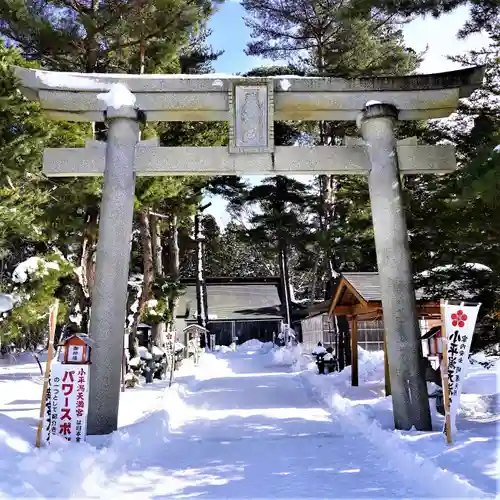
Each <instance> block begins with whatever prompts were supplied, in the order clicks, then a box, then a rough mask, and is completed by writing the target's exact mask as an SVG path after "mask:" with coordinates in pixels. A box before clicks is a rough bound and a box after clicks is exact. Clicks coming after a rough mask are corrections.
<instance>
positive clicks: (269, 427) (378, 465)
mask: <svg viewBox="0 0 500 500" xmlns="http://www.w3.org/2000/svg"><path fill="white" fill-rule="evenodd" d="M498 366H499V365H498V364H496V365H493V366H492V367H491V368H490V369H488V370H486V369H485V368H483V367H482V366H481V365H476V364H475V365H473V366H471V368H470V371H469V376H468V378H467V380H466V382H465V387H464V394H463V396H462V413H461V414H460V415H459V418H458V421H457V427H458V429H459V432H458V435H457V436H455V441H454V444H453V445H451V446H447V445H446V443H445V441H444V438H443V435H442V434H441V426H442V417H441V416H440V415H438V414H436V413H435V412H433V413H434V414H433V421H434V423H435V429H436V430H435V431H434V432H425V433H422V432H420V433H419V432H411V431H410V432H395V431H393V430H392V429H391V427H392V414H391V404H390V398H385V397H384V396H383V363H382V358H381V355H380V354H379V353H367V352H365V351H361V352H360V366H359V369H360V387H350V385H349V376H350V371H349V369H346V370H344V371H343V372H342V373H340V374H339V373H337V374H332V375H329V376H319V375H316V373H315V371H314V365H313V364H311V363H308V362H307V359H306V358H305V357H304V356H301V353H300V348H297V347H295V348H291V349H276V348H273V346H272V345H269V344H260V343H259V342H257V341H251V342H249V343H247V344H245V345H243V346H240V347H239V348H238V349H236V350H233V349H228V348H223V349H219V350H218V351H217V352H215V353H214V354H204V355H203V356H202V359H201V361H200V365H199V366H198V367H194V366H193V365H192V364H189V363H187V364H186V365H185V366H183V367H182V368H181V370H180V371H179V373H178V374H177V376H176V381H175V384H174V385H173V386H172V387H171V388H167V383H166V382H155V383H154V384H149V385H148V386H144V387H140V388H135V389H128V390H127V391H126V392H125V393H123V394H122V399H121V403H120V419H119V420H120V421H119V425H120V429H119V430H118V431H117V432H116V433H114V434H113V435H111V436H106V437H100V438H96V437H94V438H90V439H89V442H88V443H85V444H72V443H67V442H66V441H61V442H58V443H57V444H53V445H52V446H51V447H50V448H42V449H40V450H35V449H34V440H35V426H36V421H37V417H38V411H39V402H40V396H41V388H42V385H41V376H40V372H39V369H38V366H37V365H36V363H35V362H34V361H33V360H32V359H30V356H29V355H27V354H24V355H21V356H19V358H18V360H17V363H16V364H8V363H5V362H2V361H0V498H16V499H17V498H134V499H142V498H155V499H156V498H188V497H197V498H228V499H231V498H240V499H243V498H248V499H262V498H288V499H291V498H303V499H304V498H315V499H325V498H394V497H397V498H412V499H417V498H445V497H447V498H494V497H495V494H496V492H497V484H498V479H499V474H500V467H499V464H498V458H497V445H498V433H497V424H498V422H499V421H500V420H499V419H500V412H499V409H498V399H497V392H498V390H497V385H496V377H497V373H498V370H497V367H498Z"/></svg>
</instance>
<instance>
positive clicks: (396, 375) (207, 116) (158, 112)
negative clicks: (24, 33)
mask: <svg viewBox="0 0 500 500" xmlns="http://www.w3.org/2000/svg"><path fill="white" fill-rule="evenodd" d="M16 73H17V76H18V77H19V79H20V80H21V90H22V91H23V93H24V94H25V95H26V96H27V97H28V98H30V99H33V100H39V101H40V104H41V107H42V109H43V110H44V111H46V113H47V114H48V115H49V116H50V117H51V118H53V119H59V120H68V121H93V122H97V121H107V122H108V123H109V131H108V140H107V143H106V144H104V143H99V142H97V141H87V143H86V147H84V148H79V149H64V148H61V149H47V150H46V151H45V156H44V173H45V174H46V175H47V176H50V177H67V176H97V175H104V185H103V193H102V203H101V214H100V224H99V228H100V234H99V241H98V246H97V262H96V280H95V284H94V289H93V292H92V314H91V319H90V335H91V337H92V338H93V339H94V341H95V342H96V345H95V347H94V349H93V364H92V370H91V385H90V409H89V419H88V431H89V434H107V433H109V432H112V431H114V430H115V429H116V428H117V420H118V405H119V387H120V370H121V362H122V342H123V334H124V331H123V329H124V320H125V315H126V305H125V304H126V293H127V281H128V272H129V260H130V238H131V232H132V217H133V203H134V188H135V176H136V175H189V174H197V175H200V174H205V175H230V174H234V175H248V174H258V175H298V174H308V175H313V174H330V175H332V174H333V175H341V174H365V175H367V176H368V183H369V190H370V199H371V207H372V218H373V226H374V233H375V245H376V250H377V263H378V270H379V273H380V281H381V289H382V297H383V298H382V305H383V309H384V324H385V329H386V333H387V343H388V345H387V351H388V359H389V370H390V379H391V385H392V399H393V407H394V421H395V427H396V428H398V429H410V428H411V427H412V426H415V428H416V429H419V430H430V429H431V421H430V413H429V404H428V399H427V389H426V385H425V381H424V376H423V370H422V368H421V365H420V357H421V344H420V332H419V325H418V317H417V312H416V307H415V294H414V289H413V282H412V270H411V259H410V252H409V244H408V235H407V226H406V220H405V214H404V207H403V202H402V189H401V183H400V174H405V175H408V174H421V173H444V172H449V171H452V170H453V169H454V168H455V166H456V164H455V154H454V149H453V147H452V146H449V145H443V146H418V145H417V144H416V142H415V141H413V140H406V141H397V140H396V137H395V132H394V127H395V123H396V121H397V120H421V119H429V118H440V117H446V116H448V115H450V114H451V113H452V112H453V111H454V110H455V109H456V107H457V105H458V101H459V98H461V97H467V96H469V95H470V94H471V92H472V91H473V90H475V89H476V88H477V87H478V86H479V85H481V83H482V80H483V76H484V69H483V68H479V67H478V68H471V69H465V70H461V71H455V72H449V73H441V74H435V75H417V76H404V77H377V78H361V79H353V80H344V79H339V78H309V77H305V78H304V77H295V76H284V77H274V78H240V77H231V76H221V75H200V76H196V75H111V74H90V75H86V74H80V73H57V72H47V71H38V70H30V69H22V68H16ZM105 93H107V94H105ZM103 94H104V95H103ZM114 98H115V102H113V100H114ZM146 120H147V121H228V122H229V147H208V148H207V147H198V148H197V147H188V148H185V147H173V148H172V147H159V146H158V144H157V143H155V142H154V141H140V140H139V124H140V122H142V121H146ZM275 120H309V121H316V120H329V121H332V120H357V123H358V126H359V128H360V130H361V135H362V137H363V140H351V141H350V142H348V143H347V145H345V146H318V147H313V148H310V147H281V146H275V145H274V140H273V127H274V121H275Z"/></svg>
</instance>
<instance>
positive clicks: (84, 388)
mask: <svg viewBox="0 0 500 500" xmlns="http://www.w3.org/2000/svg"><path fill="white" fill-rule="evenodd" d="M50 385H51V425H50V436H51V437H52V436H60V437H62V438H64V439H67V440H68V441H75V442H77V443H78V442H80V441H84V440H85V436H86V434H87V414H88V399H89V365H72V364H64V363H54V364H53V365H52V372H51V377H50Z"/></svg>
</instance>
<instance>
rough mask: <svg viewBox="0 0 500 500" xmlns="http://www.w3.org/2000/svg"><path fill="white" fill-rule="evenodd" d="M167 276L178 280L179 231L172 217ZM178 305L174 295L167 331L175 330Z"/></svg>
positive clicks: (175, 220)
mask: <svg viewBox="0 0 500 500" xmlns="http://www.w3.org/2000/svg"><path fill="white" fill-rule="evenodd" d="M168 247H169V266H168V267H169V270H168V271H169V275H170V279H171V280H172V281H174V282H176V281H178V280H179V278H180V274H181V272H180V251H179V231H178V228H177V216H176V215H172V217H171V219H170V228H169V238H168ZM178 304H179V297H177V295H176V294H174V295H173V299H171V300H170V301H169V305H168V307H169V310H170V317H171V320H170V323H169V324H168V325H167V329H168V330H169V331H172V332H173V331H174V330H175V318H176V317H177V306H178Z"/></svg>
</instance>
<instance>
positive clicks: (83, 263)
mask: <svg viewBox="0 0 500 500" xmlns="http://www.w3.org/2000/svg"><path fill="white" fill-rule="evenodd" d="M98 221H99V210H98V208H97V207H90V208H88V209H87V213H86V218H85V229H84V232H83V242H82V255H81V257H80V270H81V280H80V284H81V290H80V293H79V295H80V297H79V304H80V311H81V314H82V320H81V325H80V328H81V331H82V333H88V329H89V321H90V308H91V306H92V286H93V284H94V273H95V263H94V256H95V250H96V245H97V229H98Z"/></svg>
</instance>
